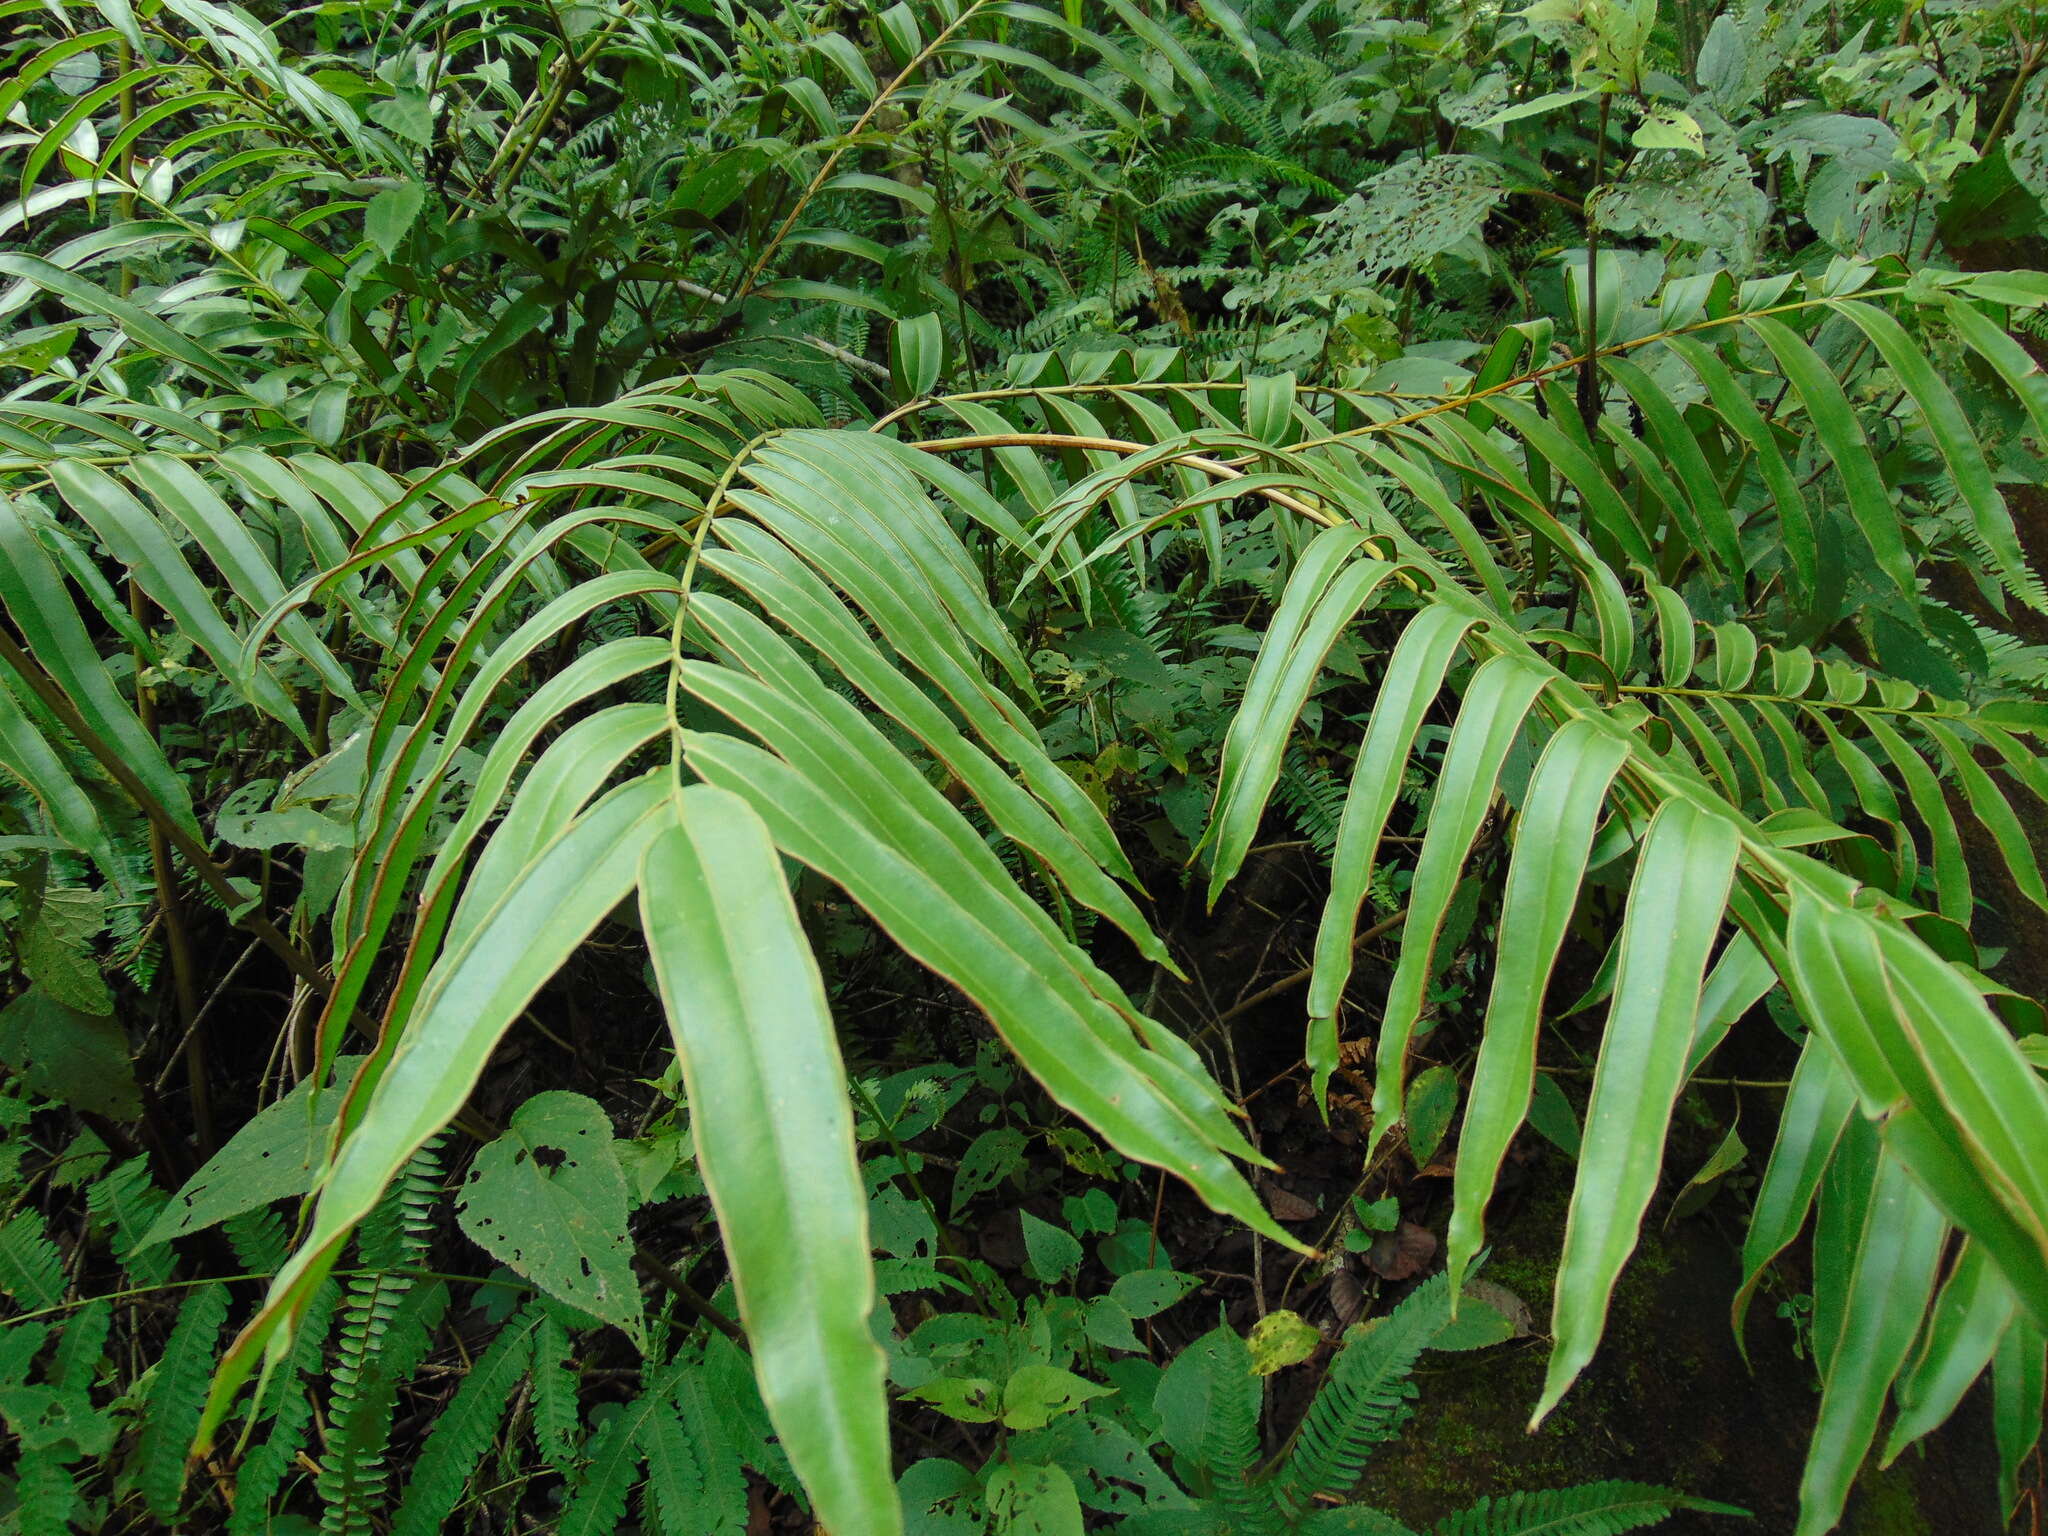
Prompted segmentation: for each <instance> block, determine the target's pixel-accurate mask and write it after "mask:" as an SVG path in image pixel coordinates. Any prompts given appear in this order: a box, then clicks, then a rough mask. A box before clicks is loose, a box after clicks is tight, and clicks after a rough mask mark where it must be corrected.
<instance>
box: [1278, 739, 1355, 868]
mask: <svg viewBox="0 0 2048 1536" xmlns="http://www.w3.org/2000/svg"><path fill="white" fill-rule="evenodd" d="M1277 788H1278V791H1279V795H1280V801H1281V803H1282V804H1283V805H1285V806H1286V807H1287V814H1288V817H1289V819H1290V820H1292V821H1293V823H1294V825H1295V826H1296V828H1298V829H1299V830H1300V832H1301V835H1302V836H1303V837H1305V838H1307V839H1308V841H1309V846H1310V847H1312V848H1314V849H1315V851H1316V855H1317V857H1319V858H1320V859H1322V861H1323V862H1324V863H1325V864H1327V863H1329V861H1330V856H1331V855H1332V854H1333V853H1335V852H1336V851H1337V826H1338V823H1339V822H1341V821H1342V820H1343V818H1344V794H1345V786H1344V784H1343V783H1342V781H1340V780H1339V779H1338V778H1337V776H1336V775H1335V774H1333V773H1331V772H1330V770H1329V769H1328V768H1325V767H1324V766H1323V765H1322V764H1321V763H1319V762H1317V761H1316V760H1315V758H1314V757H1313V756H1311V755H1310V754H1309V752H1308V751H1307V749H1306V748H1303V747H1301V746H1298V745H1297V746H1292V747H1289V748H1288V749H1287V756H1286V758H1285V759H1284V760H1283V762H1282V765H1281V769H1280V782H1279V784H1278V786H1277Z"/></svg>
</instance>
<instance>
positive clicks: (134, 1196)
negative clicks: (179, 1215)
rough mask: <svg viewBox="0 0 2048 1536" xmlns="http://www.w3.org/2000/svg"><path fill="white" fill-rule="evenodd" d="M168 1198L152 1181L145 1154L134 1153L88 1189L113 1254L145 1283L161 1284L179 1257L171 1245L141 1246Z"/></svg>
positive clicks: (89, 1201) (88, 1202)
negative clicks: (139, 1155) (133, 1155)
mask: <svg viewBox="0 0 2048 1536" xmlns="http://www.w3.org/2000/svg"><path fill="white" fill-rule="evenodd" d="M168 1198H169V1197H168V1196H166V1195H165V1194H164V1192H163V1191H162V1190H160V1189H158V1188H157V1187H156V1186H155V1185H154V1184H152V1183H151V1182H150V1178H149V1159H148V1158H146V1157H131V1158H130V1159H129V1160H128V1161H127V1162H125V1163H122V1164H121V1165H120V1166H119V1167H117V1168H115V1169H114V1170H112V1171H111V1172H110V1173H108V1174H107V1176H106V1177H105V1178H103V1179H100V1180H99V1181H98V1182H96V1183H94V1184H93V1185H91V1186H90V1187H89V1188H88V1189H87V1190H86V1194H85V1202H86V1205H87V1206H88V1207H89V1208H90V1209H91V1211H92V1213H93V1215H95V1216H96V1217H98V1218H99V1220H100V1222H101V1223H102V1224H103V1225H104V1226H105V1227H106V1228H107V1230H108V1233H109V1235H110V1237H111V1238H112V1240H113V1247H114V1257H115V1258H117V1259H119V1260H120V1261H121V1267H122V1268H124V1269H125V1270H127V1271H128V1273H129V1275H130V1276H132V1277H133V1278H134V1279H135V1280H136V1281H138V1282H139V1283H141V1284H143V1285H161V1284H163V1283H164V1281H166V1280H168V1279H169V1278H170V1277H171V1263H172V1260H173V1259H174V1258H175V1257H176V1255H175V1254H174V1253H173V1252H172V1251H171V1249H170V1248H169V1247H168V1246H166V1245H164V1244H158V1245H156V1246H155V1247H152V1248H143V1247H142V1246H141V1244H142V1238H143V1234H145V1233H146V1232H148V1231H149V1229H150V1227H151V1225H153V1224H154V1223H155V1221H156V1218H157V1214H158V1213H159V1212H160V1211H162V1210H163V1208H164V1206H165V1204H167V1203H168Z"/></svg>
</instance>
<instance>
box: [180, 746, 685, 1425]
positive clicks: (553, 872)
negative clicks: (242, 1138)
mask: <svg viewBox="0 0 2048 1536" xmlns="http://www.w3.org/2000/svg"><path fill="white" fill-rule="evenodd" d="M669 814H670V813H669V807H668V800H667V798H666V786H665V785H664V784H663V782H662V779H661V776H660V775H652V776H648V777H644V778H640V779H636V780H633V781H632V782H631V783H628V784H625V785H622V786H621V787H620V788H619V789H617V790H614V791H613V792H612V793H611V794H609V795H608V796H606V797H605V798H604V799H603V800H601V801H599V802H598V803H597V804H596V805H595V806H593V807H591V809H590V810H589V811H587V812H585V813H584V814H583V815H582V816H581V817H580V818H578V819H577V820H576V821H575V822H574V823H573V824H572V825H571V826H570V827H569V828H568V830H567V831H565V832H563V833H562V835H561V836H560V837H558V838H556V839H555V840H554V841H553V842H552V843H551V844H549V845H548V847H547V849H546V850H545V852H543V853H542V855H541V856H540V857H539V858H537V859H535V860H533V861H532V862H531V863H529V864H528V865H527V866H526V868H525V869H524V870H523V871H521V872H520V874H519V877H518V878H517V879H516V880H515V881H514V882H513V884H512V886H511V888H510V889H509V890H508V891H506V893H505V895H504V897H503V899H502V900H500V901H499V902H498V903H497V905H496V906H495V907H494V908H493V909H492V910H491V912H490V915H489V916H488V917H487V918H486V919H485V920H484V921H483V922H482V923H480V924H479V925H478V927H477V929H476V931H475V932H474V933H472V934H471V935H470V938H469V941H468V942H467V943H466V944H464V945H463V946H462V947H461V948H460V949H457V950H454V951H452V952H450V953H449V954H448V955H447V956H446V957H445V958H444V959H443V960H442V961H441V962H440V964H438V965H437V966H435V967H434V970H433V973H432V975H431V977H430V978H429V980H428V984H427V988H426V991H425V992H424V994H423V995H422V996H421V999H420V1003H419V1008H418V1011H417V1014H416V1016H415V1018H414V1020H413V1024H412V1027H411V1029H410V1030H409V1031H408V1032H407V1034H406V1036H405V1039H404V1040H403V1042H402V1043H401V1044H400V1045H399V1047H398V1050H397V1051H396V1053H395V1054H394V1055H393V1056H392V1057H391V1060H390V1064H389V1066H388V1067H386V1068H385V1070H384V1073H383V1075H382V1077H381V1078H379V1079H378V1081H377V1085H376V1089H375V1091H374V1093H372V1094H371V1096H370V1100H369V1103H368V1105H367V1107H366V1108H365V1110H364V1112H363V1114H362V1116H361V1118H360V1120H359V1122H358V1123H357V1125H356V1127H355V1129H354V1131H353V1133H352V1134H350V1135H348V1136H347V1137H346V1138H345V1139H344V1140H343V1141H342V1142H341V1144H340V1145H339V1146H337V1147H336V1148H335V1150H334V1153H333V1157H332V1161H331V1165H330V1167H329V1169H328V1173H327V1177H326V1180H325V1181H324V1182H323V1183H322V1185H321V1186H320V1198H319V1203H318V1204H317V1205H316V1206H315V1208H314V1212H313V1224H312V1227H311V1229H310V1230H309V1231H308V1232H307V1234H306V1236H305V1237H304V1239H303V1240H302V1241H301V1242H300V1244H299V1248H298V1251H297V1252H296V1253H294V1254H293V1255H292V1257H291V1259H290V1261H289V1262H288V1263H287V1264H286V1265H285V1266H284V1268H283V1269H281V1270H279V1271H278V1274H277V1277H276V1278H275V1279H274V1280H273V1281H271V1285H270V1294H269V1295H268V1296H267V1297H266V1298H265V1300H264V1304H263V1308H262V1310H261V1311H260V1312H258V1313H257V1315H256V1317H255V1318H254V1319H253V1320H252V1321H251V1322H250V1323H249V1325H248V1326H247V1327H245V1328H244V1329H243V1330H242V1333H241V1336H240V1337H239V1338H237V1339H236V1340H235V1343H234V1346H233V1347H232V1348H231V1349H230V1350H229V1351H228V1353H227V1355H226V1357H225V1358H224V1359H223V1360H222V1361H221V1365H220V1369H219V1371H218V1373H217V1374H216V1375H215V1377H214V1383H213V1392H212V1395H211V1396H210V1397H209V1398H208V1400H207V1405H206V1414H205V1417H204V1418H203V1419H202V1420H201V1421H200V1427H199V1438H198V1444H199V1445H200V1446H202V1447H203V1446H205V1445H207V1444H209V1443H210V1442H211V1440H212V1437H213V1434H214V1431H215V1430H217V1429H218V1428H219V1427H220V1423H221V1421H222V1419H223V1418H224V1417H226V1415H227V1412H228V1410H229V1409H230V1408H231V1407H232V1406H233V1403H234V1398H235V1394H236V1392H237V1391H238V1390H239V1389H240V1387H241V1385H242V1383H243V1382H244V1381H246V1380H247V1379H248V1376H249V1373H250V1371H252V1370H253V1369H254V1368H255V1366H256V1363H257V1359H258V1357H259V1356H261V1357H263V1358H264V1359H265V1360H266V1361H267V1362H270V1363H275V1362H276V1361H278V1360H279V1359H281V1358H282V1357H283V1355H284V1353H285V1351H286V1350H287V1349H288V1348H289V1347H290V1344H291V1338H292V1331H293V1329H294V1328H295V1327H296V1326H297V1324H298V1321H299V1319H300V1318H301V1317H303V1316H304V1314H305V1310H306V1308H307V1306H309V1305H310V1304H311V1302H312V1299H313V1294H314V1292H315V1291H316V1290H317V1289H318V1288H319V1285H320V1282H321V1280H322V1279H323V1278H324V1277H325V1276H326V1274H327V1272H328V1271H329V1270H330V1269H332V1268H333V1267H334V1263H335V1260H336V1259H337V1258H338V1257H339V1256H340V1252H341V1247H342V1245H343V1244H344V1243H345V1242H347V1240H348V1236H349V1234H350V1233H351V1232H352V1231H354V1230H355V1226H356V1223H358V1222H359V1221H361V1220H362V1219H363V1218H364V1217H365V1216H367V1215H368V1214H369V1213H370V1209H371V1207H373V1206H374V1205H375V1204H376V1203H377V1198H378V1196H380V1195H382V1194H383V1192H384V1189H385V1186H386V1185H388V1184H389V1183H390V1182H391V1180H392V1179H393V1178H394V1177H396V1176H397V1174H398V1171H399V1169H401V1168H403V1167H404V1166H405V1162H406V1159H408V1158H410V1157H411V1156H412V1155H413V1153H415V1152H417V1151H418V1150H419V1149H420V1147H422V1146H423V1145H425V1144H426V1142H427V1141H428V1139H429V1138H431V1137H432V1136H433V1135H434V1134H435V1133H436V1132H438V1131H440V1130H441V1129H442V1128H443V1127H445V1126H446V1125H447V1124H448V1122H449V1121H451V1120H453V1119H454V1118H455V1116H456V1114H457V1113H458V1112H459V1111H460V1110H461V1108H462V1105H463V1102H464V1101H465V1100H466V1099H468V1097H469V1094H470V1090H471V1089H473V1088H474V1087H475V1086H476V1081H477V1078H478V1077H479V1076H481V1075H482V1073H483V1069H484V1063H485V1062H486V1061H487V1060H489V1058H490V1054H491V1051H492V1050H493V1049H494V1048H495V1047H496V1046H497V1043H498V1041H499V1039H500V1038H502V1036H503V1035H504V1033H505V1031H506V1030H507V1029H509V1028H510V1027H511V1026H512V1022H513V1021H514V1020H515V1019H517V1018H518V1017H519V1014H520V1013H521V1011H522V1010H524V1009H525V1007H526V1005H527V1004H528V1003H529V1002H531V1001H532V999H533V995H534V994H535V993H536V992H538V991H539V990H540V989H541V987H542V986H543V985H544V984H545V983H546V981H547V979H548V978H549V977H550V976H552V975H554V973H555V972H556V971H557V970H559V969H560V968H561V966H562V963H563V962H564V961H566V960H567V959H568V958H569V956H570V954H571V953H572V952H573V951H574V950H575V949H576V947H577V946H578V945H580V944H581V943H582V942H583V941H584V939H585V938H586V937H588V935H589V933H590V931H591V929H593V928H595V927H596V926H597V925H598V923H600V922H602V921H603V920H604V918H605V916H606V914H607V913H609V912H610V911H611V910H612V908H614V907H615V906H617V905H618V904H619V903H620V902H621V901H622V900H624V899H625V897H626V896H627V894H628V893H629V892H631V891H632V889H633V886H634V882H635V881H636V880H637V879H638V878H639V872H640V856H641V853H642V852H643V850H644V849H645V848H646V846H647V844H648V843H649V842H650V841H651V840H652V838H653V837H654V835H655V833H656V832H657V831H658V830H659V829H660V827H661V825H662V823H663V819H664V818H665V817H667V816H668V815H669ZM267 1368H268V1367H267V1366H266V1369H267Z"/></svg>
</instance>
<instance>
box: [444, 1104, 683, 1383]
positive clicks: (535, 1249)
mask: <svg viewBox="0 0 2048 1536" xmlns="http://www.w3.org/2000/svg"><path fill="white" fill-rule="evenodd" d="M627 1208H628V1207H627V1200H626V1176H625V1174H624V1173H623V1172H621V1171H620V1168H619V1159H618V1156H617V1154H616V1153H614V1152H613V1150H612V1123H611V1121H610V1119H608V1118H607V1117H606V1115H605V1112H604V1110H603V1108H602V1107H601V1106H600V1105H599V1104H598V1103H597V1102H596V1101H595V1100H592V1099H588V1098H585V1097H584V1096H583V1095H582V1094H580V1093H564V1092H559V1091H551V1092H546V1093H537V1094H535V1095H534V1096H533V1097H532V1098H530V1099H528V1100H527V1101H526V1102H525V1103H523V1104H521V1105H520V1106H519V1108H518V1109H516V1110H514V1111H513V1112H512V1119H511V1120H510V1122H508V1123H507V1125H506V1127H505V1129H504V1131H503V1132H502V1133H500V1135H499V1136H498V1138H497V1139H496V1140H495V1141H492V1142H490V1143H488V1144H486V1145H485V1146H484V1147H482V1148H480V1149H479V1150H478V1152H477V1154H476V1161H475V1162H473V1163H472V1164H471V1165H470V1170H469V1174H468V1177H467V1178H466V1179H465V1180H464V1182H463V1186H462V1193H461V1196H460V1197H459V1198H458V1199H457V1201H456V1204H455V1217H456V1220H457V1221H458V1222H460V1223H461V1226H462V1230H463V1231H464V1232H466V1233H468V1234H469V1236H470V1238H471V1239H472V1240H473V1241H474V1242H476V1243H477V1244H478V1245H480V1246H481V1247H483V1248H484V1249H486V1250H487V1251H488V1252H489V1253H491V1254H492V1255H493V1256H494V1257H495V1258H497V1259H498V1260H500V1261H501V1262H502V1263H504V1264H506V1265H508V1266H510V1267H511V1268H512V1269H513V1270H514V1271H515V1272H516V1273H518V1274H520V1275H523V1276H525V1277H526V1278H527V1279H528V1280H531V1281H532V1282H533V1283H534V1284H535V1285H537V1286H539V1287H540V1288H541V1289H542V1290H544V1291H546V1292H547V1293H548V1294H549V1295H551V1296H554V1297H557V1298H558V1299H560V1300H562V1301H566V1302H567V1303H568V1304H569V1305H570V1306H572V1307H576V1308H578V1309H580V1310H582V1311H584V1312H588V1313H589V1314H590V1315H591V1316H593V1317H599V1318H603V1319H604V1320H605V1321H606V1322H608V1323H615V1324H617V1325H618V1326H619V1327H620V1328H622V1329H624V1330H625V1331H626V1333H627V1334H628V1335H629V1336H631V1337H632V1338H633V1339H634V1340H635V1341H636V1342H637V1343H639V1344H640V1346H641V1347H642V1348H643V1349H644V1348H645V1347H646V1342H645V1341H646V1326H645V1324H644V1323H643V1322H642V1320H641V1307H640V1285H639V1282H638V1281H637V1280H635V1279H634V1278H633V1264H632V1248H633V1245H632V1242H631V1240H630V1239H629V1238H628V1237H627V1236H626V1213H627Z"/></svg>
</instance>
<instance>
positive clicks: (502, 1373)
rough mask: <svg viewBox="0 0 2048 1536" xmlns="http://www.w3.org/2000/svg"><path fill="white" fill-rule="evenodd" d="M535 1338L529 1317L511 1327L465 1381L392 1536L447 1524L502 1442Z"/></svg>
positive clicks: (429, 1445) (427, 1534)
mask: <svg viewBox="0 0 2048 1536" xmlns="http://www.w3.org/2000/svg"><path fill="white" fill-rule="evenodd" d="M533 1334H534V1324H533V1320H532V1317H531V1315H530V1314H529V1316H528V1317H527V1319H526V1320H525V1321H524V1322H521V1321H518V1320H515V1321H513V1322H511V1323H509V1324H507V1325H506V1326H505V1327H504V1328H502V1329H500V1330H499V1332H498V1336H497V1338H495V1339H493V1340H492V1341H491V1347H490V1348H489V1349H487V1350H485V1351H484V1352H483V1355H482V1357H481V1358H480V1359H479V1360H478V1361H477V1362H476V1364H475V1365H474V1366H472V1367H471V1368H470V1370H469V1372H468V1374H466V1375H465V1376H464V1377H463V1378H462V1385H461V1386H460V1387H459V1388H457V1389H456V1393H455V1397H454V1399H453V1400H452V1401H451V1402H450V1403H449V1404H448V1407H447V1409H446V1410H445V1411H444V1412H442V1414H441V1415H440V1416H439V1417H438V1418H436V1419H435V1420H434V1427H433V1429H432V1430H431V1431H430V1432H429V1433H428V1435H427V1442H426V1445H425V1447H424V1448H423V1449H422V1450H421V1451H420V1456H419V1460H418V1462H417V1463H416V1464H415V1465H414V1467H413V1474H412V1477H411V1479H410V1480H409V1481H408V1482H407V1483H406V1485H405V1496H404V1498H403V1499H402V1500H401V1501H400V1503H399V1506H398V1514H397V1517H396V1518H395V1519H394V1520H393V1521H392V1523H391V1533H392V1536H434V1533H435V1532H437V1531H439V1530H441V1529H443V1527H444V1526H445V1525H446V1523H447V1521H448V1519H449V1517H450V1516H451V1515H452V1514H453V1513H454V1511H455V1506H456V1505H457V1504H458V1503H459V1502H461V1499H462V1495H463V1493H464V1491H465V1490H466V1489H467V1488H468V1487H469V1480H470V1478H471V1477H472V1476H473V1475H474V1474H475V1472H476V1467H477V1463H478V1462H480V1461H482V1460H483V1457H484V1453H485V1452H486V1451H488V1450H489V1449H490V1448H491V1445H492V1443H493V1442H494V1441H495V1440H496V1439H497V1437H498V1430H499V1426H500V1425H502V1424H503V1423H504V1419H505V1411H506V1409H507V1408H508V1407H509V1406H510V1405H511V1402H512V1393H513V1389H514V1388H515V1387H517V1386H518V1384H519V1378H520V1377H521V1376H522V1375H524V1374H525V1372H526V1369H527V1367H528V1365H530V1364H531V1362H532V1360H533Z"/></svg>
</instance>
